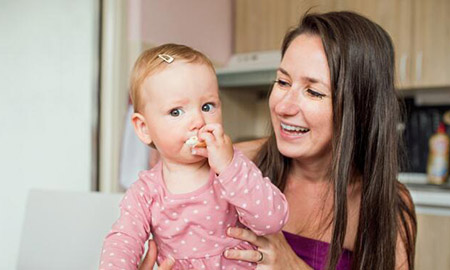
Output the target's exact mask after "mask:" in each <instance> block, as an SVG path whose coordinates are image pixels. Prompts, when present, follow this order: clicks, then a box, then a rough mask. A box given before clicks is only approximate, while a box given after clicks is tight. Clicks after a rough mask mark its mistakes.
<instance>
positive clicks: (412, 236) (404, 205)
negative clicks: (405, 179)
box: [395, 183, 417, 270]
mask: <svg viewBox="0 0 450 270" xmlns="http://www.w3.org/2000/svg"><path fill="white" fill-rule="evenodd" d="M398 190H399V196H398V198H399V217H398V226H399V229H398V231H399V232H398V235H397V248H396V254H395V255H396V256H395V258H396V259H395V269H398V270H409V269H410V268H409V266H410V265H414V255H415V254H414V251H415V245H416V237H417V220H416V213H415V209H414V203H413V200H412V198H411V194H410V193H409V191H408V190H407V188H406V187H405V186H404V185H403V184H401V183H398Z"/></svg>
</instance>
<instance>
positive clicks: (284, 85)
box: [275, 79, 291, 87]
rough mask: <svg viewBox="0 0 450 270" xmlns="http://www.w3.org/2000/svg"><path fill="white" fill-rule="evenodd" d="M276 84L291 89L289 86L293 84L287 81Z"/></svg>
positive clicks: (279, 81) (278, 80) (276, 81)
mask: <svg viewBox="0 0 450 270" xmlns="http://www.w3.org/2000/svg"><path fill="white" fill-rule="evenodd" d="M275 83H276V84H278V85H279V86H281V87H289V86H291V84H290V83H288V82H287V81H284V80H280V79H277V80H275Z"/></svg>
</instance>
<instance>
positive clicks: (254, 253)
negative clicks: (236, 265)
mask: <svg viewBox="0 0 450 270" xmlns="http://www.w3.org/2000/svg"><path fill="white" fill-rule="evenodd" d="M227 234H228V236H230V237H233V238H236V239H240V240H244V241H247V242H250V243H252V244H253V245H255V246H256V247H257V248H258V249H257V250H236V249H229V250H227V251H225V254H224V255H225V257H226V258H228V259H234V260H243V261H248V262H254V263H257V264H258V267H257V268H256V269H259V270H277V269H283V270H290V269H292V270H311V269H312V268H311V267H309V266H308V265H307V264H306V263H305V262H304V261H303V260H301V259H300V258H299V257H297V255H296V254H295V253H294V251H293V250H292V249H291V247H290V246H289V244H288V243H287V241H286V239H285V238H284V235H283V234H282V233H281V232H279V233H277V234H273V235H265V236H257V235H256V234H255V233H253V232H252V231H249V230H247V229H242V228H235V227H233V228H229V229H228V230H227Z"/></svg>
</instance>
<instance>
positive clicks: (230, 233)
mask: <svg viewBox="0 0 450 270" xmlns="http://www.w3.org/2000/svg"><path fill="white" fill-rule="evenodd" d="M227 234H228V235H232V231H231V227H229V228H228V229H227Z"/></svg>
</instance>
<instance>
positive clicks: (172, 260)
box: [167, 254, 175, 265]
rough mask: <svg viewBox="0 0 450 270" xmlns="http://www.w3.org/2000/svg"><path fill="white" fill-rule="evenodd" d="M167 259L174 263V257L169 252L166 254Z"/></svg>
mask: <svg viewBox="0 0 450 270" xmlns="http://www.w3.org/2000/svg"><path fill="white" fill-rule="evenodd" d="M167 259H169V264H170V265H172V264H174V263H175V259H174V258H173V257H172V256H171V255H170V254H169V255H167Z"/></svg>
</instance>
